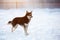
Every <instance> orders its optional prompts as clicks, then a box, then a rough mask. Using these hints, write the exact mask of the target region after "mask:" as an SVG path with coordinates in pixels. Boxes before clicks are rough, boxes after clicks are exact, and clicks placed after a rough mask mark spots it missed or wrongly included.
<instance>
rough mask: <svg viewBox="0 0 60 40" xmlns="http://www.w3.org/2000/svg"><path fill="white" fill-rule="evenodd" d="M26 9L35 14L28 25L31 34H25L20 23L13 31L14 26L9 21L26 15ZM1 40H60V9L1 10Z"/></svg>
mask: <svg viewBox="0 0 60 40" xmlns="http://www.w3.org/2000/svg"><path fill="white" fill-rule="evenodd" d="M26 10H28V11H32V14H33V18H32V19H31V21H30V23H29V27H28V31H29V35H28V36H26V35H25V34H24V30H23V28H22V27H21V26H20V25H19V26H18V28H17V29H16V30H15V31H14V32H11V27H12V26H11V24H8V21H11V20H12V19H13V18H15V17H22V16H24V15H25V13H26ZM0 40H60V9H48V8H44V9H40V8H36V9H9V10H0Z"/></svg>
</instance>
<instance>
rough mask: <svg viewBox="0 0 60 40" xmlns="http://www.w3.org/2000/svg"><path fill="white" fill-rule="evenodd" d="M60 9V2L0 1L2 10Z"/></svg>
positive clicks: (46, 0)
mask: <svg viewBox="0 0 60 40" xmlns="http://www.w3.org/2000/svg"><path fill="white" fill-rule="evenodd" d="M9 8H60V0H0V9H9Z"/></svg>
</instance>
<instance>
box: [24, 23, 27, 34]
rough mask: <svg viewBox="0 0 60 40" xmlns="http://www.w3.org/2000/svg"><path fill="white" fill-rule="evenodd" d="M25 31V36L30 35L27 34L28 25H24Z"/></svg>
mask: <svg viewBox="0 0 60 40" xmlns="http://www.w3.org/2000/svg"><path fill="white" fill-rule="evenodd" d="M24 31H25V34H26V35H28V32H27V31H28V24H25V25H24Z"/></svg>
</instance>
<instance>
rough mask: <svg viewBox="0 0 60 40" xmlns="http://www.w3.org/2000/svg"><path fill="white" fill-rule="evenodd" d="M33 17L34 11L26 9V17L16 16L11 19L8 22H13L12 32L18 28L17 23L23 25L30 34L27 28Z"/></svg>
mask: <svg viewBox="0 0 60 40" xmlns="http://www.w3.org/2000/svg"><path fill="white" fill-rule="evenodd" d="M31 18H32V11H31V12H28V11H26V15H25V16H24V17H15V18H14V19H13V20H12V21H9V22H8V24H12V32H13V31H14V30H15V29H16V28H17V26H16V25H17V24H19V25H21V26H23V28H24V31H25V34H26V35H28V32H27V29H28V24H29V22H30V20H31Z"/></svg>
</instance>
